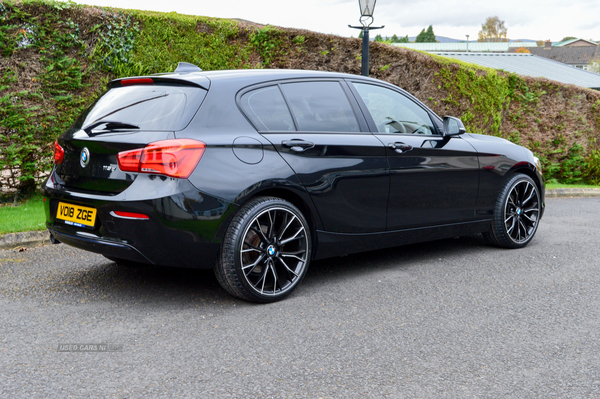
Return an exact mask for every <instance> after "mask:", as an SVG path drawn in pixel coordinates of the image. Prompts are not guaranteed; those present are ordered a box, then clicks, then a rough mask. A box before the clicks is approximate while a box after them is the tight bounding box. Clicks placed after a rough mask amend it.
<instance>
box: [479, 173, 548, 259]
mask: <svg viewBox="0 0 600 399" xmlns="http://www.w3.org/2000/svg"><path fill="white" fill-rule="evenodd" d="M540 214H541V199H540V193H539V190H538V187H537V185H536V184H535V182H534V181H533V179H531V177H529V176H527V175H522V174H517V175H515V176H513V177H511V178H510V179H509V180H508V181H507V182H506V183H505V184H504V186H503V188H502V190H501V191H500V194H499V195H498V199H497V200H496V207H495V210H494V217H493V222H492V227H491V229H490V231H489V232H487V233H484V235H483V236H484V238H485V239H486V240H487V241H488V242H490V243H492V244H494V245H497V246H500V247H504V248H522V247H524V246H526V245H527V244H529V242H530V241H531V239H532V238H533V236H534V234H535V232H536V231H537V228H538V224H539V220H540Z"/></svg>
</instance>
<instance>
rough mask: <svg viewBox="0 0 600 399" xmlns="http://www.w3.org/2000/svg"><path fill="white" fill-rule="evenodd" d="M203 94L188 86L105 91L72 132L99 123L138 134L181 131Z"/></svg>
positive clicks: (202, 98)
mask: <svg viewBox="0 0 600 399" xmlns="http://www.w3.org/2000/svg"><path fill="white" fill-rule="evenodd" d="M205 96H206V90H204V89H201V88H199V87H188V86H166V85H155V86H145V85H143V86H127V87H115V88H111V89H110V90H108V91H107V92H106V93H104V95H102V96H101V97H100V98H99V99H98V100H96V102H95V103H94V104H92V105H91V106H90V107H89V108H88V109H87V110H85V111H84V113H83V114H82V115H81V116H80V117H79V118H78V119H77V121H76V122H75V124H74V125H73V127H74V128H76V129H85V128H86V127H87V126H90V125H92V124H93V123H96V122H100V121H111V122H121V123H127V124H131V125H135V126H138V127H139V129H140V130H150V131H152V130H168V131H177V130H182V129H184V128H185V127H186V126H187V125H188V124H189V123H190V121H191V120H192V118H193V117H194V114H195V113H196V111H197V110H198V108H199V107H200V104H202V101H203V100H204V97H205Z"/></svg>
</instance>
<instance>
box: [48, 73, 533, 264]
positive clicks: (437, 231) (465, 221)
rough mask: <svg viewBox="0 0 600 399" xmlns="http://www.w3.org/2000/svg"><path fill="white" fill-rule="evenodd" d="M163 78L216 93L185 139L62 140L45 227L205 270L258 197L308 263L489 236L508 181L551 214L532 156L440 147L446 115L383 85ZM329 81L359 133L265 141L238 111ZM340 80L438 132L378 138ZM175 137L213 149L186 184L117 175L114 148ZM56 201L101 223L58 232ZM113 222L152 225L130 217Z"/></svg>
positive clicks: (462, 142) (309, 76)
mask: <svg viewBox="0 0 600 399" xmlns="http://www.w3.org/2000/svg"><path fill="white" fill-rule="evenodd" d="M160 79H161V80H162V82H163V84H168V82H169V81H173V82H174V83H175V84H185V82H190V83H191V84H193V85H197V86H198V87H201V88H202V90H208V92H207V94H206V97H205V98H204V100H203V102H202V104H197V107H198V109H197V112H196V114H195V116H194V118H193V119H192V120H191V122H190V123H189V125H187V127H185V128H184V129H183V130H179V131H166V132H143V131H137V130H135V131H119V132H110V133H106V134H102V135H93V136H91V137H90V136H88V135H87V134H85V133H83V132H82V131H80V130H79V129H75V128H73V129H69V130H68V131H67V132H65V134H63V135H62V136H61V137H60V138H59V139H58V142H59V144H60V145H61V146H63V148H65V161H64V162H63V164H62V165H58V166H56V167H55V168H54V170H53V171H52V173H51V175H50V177H49V178H48V180H47V181H46V182H45V183H44V185H43V187H42V189H41V191H42V194H43V195H44V197H46V198H47V201H46V202H45V204H46V205H45V207H46V218H47V226H48V229H49V230H50V232H51V233H52V234H53V235H54V236H55V238H57V239H58V240H60V241H62V242H64V243H67V244H70V245H73V246H76V247H79V248H83V249H86V250H90V251H93V252H98V253H102V254H104V255H107V256H112V257H117V258H123V259H130V260H134V261H139V262H146V263H154V264H161V265H169V266H182V267H202V268H211V267H213V265H214V263H215V260H216V256H217V254H218V251H219V249H220V246H221V242H222V239H223V237H224V234H225V231H226V229H227V226H228V223H229V221H230V220H231V218H232V216H233V214H234V213H235V212H236V210H237V209H238V208H239V207H240V206H242V205H243V204H244V203H245V202H246V201H248V200H249V199H250V198H253V197H256V196H261V195H272V196H278V197H281V198H284V199H286V200H288V201H290V202H292V203H294V204H295V205H296V206H297V207H298V208H299V209H300V210H302V212H303V213H304V214H305V216H306V218H307V220H308V221H309V223H310V225H311V228H312V233H313V236H314V237H313V243H314V250H313V258H325V257H329V256H337V255H343V254H348V253H352V252H359V251H364V250H370V249H377V248H383V247H389V246H395V245H400V244H406V243H411V242H418V241H427V240H432V239H439V238H444V237H451V236H456V235H462V234H473V233H477V232H483V231H487V230H488V229H489V227H490V220H491V216H492V212H493V209H494V203H495V200H496V198H497V196H498V192H499V190H500V187H501V185H502V184H503V183H504V182H505V181H506V179H507V178H508V177H509V176H511V175H513V174H514V173H526V174H528V175H530V176H531V177H533V178H534V180H535V181H536V182H537V184H538V186H539V189H540V193H541V195H542V203H543V195H544V185H543V180H542V177H541V174H540V173H539V172H538V171H537V169H536V167H535V161H534V157H533V154H532V153H531V152H530V151H529V150H527V149H525V148H523V147H520V146H517V145H515V144H512V143H510V142H508V141H506V140H503V139H499V138H495V137H489V136H481V135H475V134H461V135H457V136H452V137H450V136H445V135H443V133H442V122H441V118H439V117H438V116H437V115H435V114H433V112H431V111H430V110H428V109H427V108H426V107H425V106H424V105H423V104H421V103H419V102H418V100H416V99H414V97H412V96H410V95H409V94H408V93H406V92H404V91H402V90H401V89H399V88H397V87H395V86H392V85H389V84H387V83H384V82H380V81H376V80H374V79H369V78H362V77H357V76H354V75H346V74H335V73H324V72H313V71H290V70H243V71H212V72H211V71H209V72H193V73H176V74H162V75H160ZM322 79H326V80H329V81H331V80H337V81H339V82H340V84H342V85H343V87H344V88H345V89H344V90H345V91H346V92H347V94H348V98H349V101H350V103H351V106H352V108H353V110H354V112H355V114H356V117H357V121H358V123H359V125H360V128H361V132H352V133H347V134H346V133H343V132H335V133H319V132H299V131H295V132H288V131H286V132H283V131H281V132H257V130H256V129H255V128H254V127H253V125H252V124H251V123H250V121H249V119H247V118H246V117H245V116H244V114H243V112H241V110H240V108H239V106H238V101H239V98H240V96H241V95H242V94H243V93H245V92H246V91H248V90H250V89H253V88H255V87H257V86H260V85H265V84H277V83H285V82H292V81H298V80H305V81H318V80H322ZM346 81H354V82H366V83H370V82H373V83H376V84H379V85H383V86H386V87H389V88H392V89H393V90H396V91H398V92H401V93H403V94H404V95H406V96H407V97H409V98H411V99H413V100H414V101H415V102H417V103H418V104H419V105H420V106H421V107H423V108H424V109H426V110H427V112H428V113H430V116H431V118H432V120H433V123H434V125H435V126H436V128H437V129H438V132H437V133H438V134H437V135H433V136H431V135H429V136H425V135H411V134H382V133H378V132H377V129H376V127H375V126H373V121H372V120H371V118H370V116H369V114H368V111H367V110H366V109H365V107H364V104H363V103H362V101H361V100H360V99H358V98H356V96H355V92H354V91H352V90H351V89H350V86H349V85H347V84H346ZM119 82H120V80H116V81H114V82H112V83H111V84H110V85H109V87H115V86H118V85H119V84H120V83H119ZM169 138H192V139H196V140H200V141H202V142H204V143H206V146H207V147H206V150H205V153H204V155H203V157H202V159H201V161H200V162H199V164H198V166H197V168H196V169H195V171H194V172H193V173H192V175H191V176H190V177H189V179H185V180H184V179H175V178H169V177H165V176H159V175H150V174H137V173H131V172H122V171H120V170H119V168H118V166H117V160H116V159H117V158H116V156H117V153H118V152H119V151H124V150H128V149H132V148H141V147H143V146H144V145H146V144H148V143H150V142H153V141H157V140H164V139H169ZM83 147H87V148H88V149H89V150H90V153H91V161H90V165H88V167H87V168H81V166H80V165H79V154H80V152H81V149H82V148H83ZM59 201H63V202H69V203H73V204H77V205H82V206H90V207H94V208H96V209H97V210H98V213H97V221H96V225H95V226H94V227H93V228H87V227H86V228H78V227H73V226H69V225H66V224H64V223H62V222H60V221H57V220H56V219H55V215H56V208H57V204H58V202H59ZM111 211H126V212H136V213H143V214H146V215H148V216H149V219H148V220H129V219H122V218H118V217H115V216H114V215H112V214H111Z"/></svg>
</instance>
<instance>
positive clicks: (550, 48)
mask: <svg viewBox="0 0 600 399" xmlns="http://www.w3.org/2000/svg"><path fill="white" fill-rule="evenodd" d="M528 50H529V52H530V53H531V54H535V55H537V56H539V57H544V58H548V59H550V60H553V61H558V62H562V63H563V64H567V65H570V66H572V67H575V68H579V69H583V70H588V69H589V67H590V64H591V63H592V62H598V61H600V47H599V46H598V45H597V44H596V43H595V42H592V41H589V40H584V39H572V40H567V41H564V42H559V43H554V44H552V45H551V44H550V42H546V45H545V46H544V47H532V48H528ZM509 52H514V51H513V50H512V49H511V50H509Z"/></svg>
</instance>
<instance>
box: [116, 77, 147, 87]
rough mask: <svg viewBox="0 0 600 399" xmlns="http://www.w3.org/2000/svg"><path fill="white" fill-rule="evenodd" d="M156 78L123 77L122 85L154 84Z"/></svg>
mask: <svg viewBox="0 0 600 399" xmlns="http://www.w3.org/2000/svg"><path fill="white" fill-rule="evenodd" d="M153 84H154V80H152V79H151V78H135V79H123V80H122V81H121V86H134V85H153Z"/></svg>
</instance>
